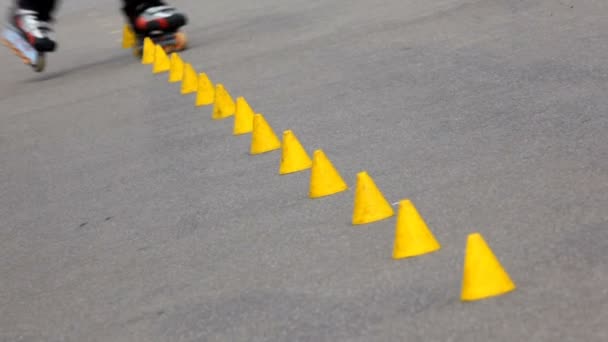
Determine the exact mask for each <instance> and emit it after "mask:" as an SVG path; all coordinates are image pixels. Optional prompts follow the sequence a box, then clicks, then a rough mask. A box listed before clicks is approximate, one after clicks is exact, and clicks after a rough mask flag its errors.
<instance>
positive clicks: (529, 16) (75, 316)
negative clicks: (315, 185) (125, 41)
mask: <svg viewBox="0 0 608 342" xmlns="http://www.w3.org/2000/svg"><path fill="white" fill-rule="evenodd" d="M173 4H175V5H176V6H178V7H179V8H180V9H181V10H183V11H184V12H185V13H187V14H188V16H189V18H190V23H189V25H188V26H187V28H186V32H187V34H188V35H189V38H190V44H191V47H190V49H189V50H187V51H184V52H183V53H182V54H181V56H182V57H183V59H184V60H186V61H187V62H190V63H192V64H193V66H194V67H195V68H196V69H197V71H199V72H206V73H207V74H208V75H209V76H210V78H211V79H212V81H213V82H219V83H222V84H224V85H225V86H226V88H227V89H228V91H229V92H230V93H231V94H232V95H233V97H235V98H236V97H237V96H244V97H245V98H246V99H247V100H248V102H249V103H250V104H251V106H252V107H253V108H254V110H255V111H256V112H259V113H263V114H264V115H265V117H266V118H267V120H268V122H269V123H270V125H271V126H272V127H273V129H274V130H275V131H276V132H277V133H278V134H279V135H280V134H281V132H282V131H283V130H286V129H292V130H293V131H294V133H295V134H296V135H297V136H298V138H299V139H300V141H301V142H302V144H303V145H304V146H305V147H306V149H307V150H308V151H309V152H312V151H313V150H314V149H318V148H321V149H323V150H324V151H325V152H326V154H327V155H328V157H329V158H330V159H331V161H332V162H333V163H334V165H335V166H336V168H337V169H338V170H339V172H340V173H341V174H342V176H343V177H344V179H345V180H346V181H347V183H349V186H350V189H349V191H346V192H343V193H340V194H337V195H334V196H330V197H327V198H324V199H318V200H312V199H309V198H307V195H308V177H309V173H308V172H302V173H298V174H292V175H287V176H279V175H278V167H279V160H280V151H275V152H271V153H268V154H264V155H259V156H251V155H249V154H248V151H249V136H238V137H235V136H232V134H231V132H232V119H226V120H223V121H214V120H211V107H203V108H195V107H194V96H182V95H180V94H179V85H178V84H169V83H168V82H167V81H166V77H167V75H166V74H163V75H153V74H152V72H151V67H150V66H144V65H141V64H140V63H139V61H138V60H136V59H135V58H134V57H133V56H132V55H131V52H130V51H128V50H122V49H121V48H120V38H121V34H120V30H121V28H122V23H123V21H122V20H123V19H122V17H121V15H120V12H119V6H118V2H116V4H103V5H100V4H99V2H98V1H92V0H82V1H81V0H79V1H63V3H62V6H61V9H60V12H59V14H58V18H57V19H58V22H57V23H56V26H55V28H56V31H57V36H58V39H59V50H58V51H57V52H56V53H54V54H52V55H50V56H49V66H48V69H47V70H46V71H45V72H44V73H42V74H36V73H34V72H33V71H32V70H29V69H28V68H27V67H25V66H23V65H22V64H21V62H20V60H19V59H18V58H17V57H15V56H13V55H12V54H11V53H10V52H9V51H8V50H7V49H2V50H1V51H2V52H0V64H1V65H2V76H1V81H0V194H1V196H0V260H1V262H0V340H1V341H49V342H55V341H397V340H400V341H608V328H607V326H606V323H607V322H608V253H607V251H608V96H607V95H608V57H607V53H608V48H607V46H608V45H607V42H608V3H607V2H606V1H599V0H598V1H591V0H578V1H574V0H561V1H560V0H537V1H507V0H504V1H499V0H484V1H466V0H437V1H427V0H348V1H347V0H340V1H329V0H315V1H310V0H307V1H304V0H292V1H279V0H256V1H245V0H226V1H200V0H190V1H186V0H183V1H175V2H173ZM360 171H367V172H368V173H369V174H370V175H371V177H372V178H373V179H374V180H375V182H376V184H377V185H378V186H379V188H380V189H381V190H382V191H383V193H384V195H385V196H386V198H387V199H388V200H389V201H390V202H391V203H394V202H397V201H399V200H401V199H404V198H409V199H411V200H412V201H413V203H414V204H415V205H416V207H417V208H418V210H419V212H420V213H421V215H422V216H423V217H424V219H425V220H426V222H427V224H428V226H429V228H430V229H431V230H432V231H433V233H434V234H435V236H436V237H437V239H438V241H439V242H440V243H441V246H442V249H441V250H439V251H438V252H436V253H432V254H429V255H425V256H421V257H418V258H412V259H405V260H398V261H396V260H392V258H391V253H392V245H393V237H394V224H395V220H394V218H391V219H387V220H383V221H381V222H376V223H373V224H369V225H364V226H356V227H355V226H352V225H351V223H350V222H351V214H352V207H353V196H354V187H355V179H356V174H357V173H358V172H360ZM473 232H479V233H481V234H482V235H483V236H484V238H485V239H486V241H487V242H488V243H489V245H490V247H491V248H492V249H493V251H494V253H495V254H496V256H497V257H498V258H499V259H500V261H501V262H502V264H503V266H504V267H505V269H506V270H507V271H508V272H509V274H510V275H511V277H512V279H513V280H514V281H515V283H516V285H517V289H516V290H515V291H514V292H511V293H509V294H507V295H504V296H500V297H495V298H492V299H488V300H484V301H479V302H473V303H462V302H461V301H460V283H461V277H462V265H463V257H464V248H465V243H466V238H467V235H468V234H469V233H473Z"/></svg>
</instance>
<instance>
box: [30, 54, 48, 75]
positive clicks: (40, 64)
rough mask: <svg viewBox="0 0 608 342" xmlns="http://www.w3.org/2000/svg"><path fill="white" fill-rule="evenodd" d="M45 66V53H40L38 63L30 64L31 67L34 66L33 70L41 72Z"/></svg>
mask: <svg viewBox="0 0 608 342" xmlns="http://www.w3.org/2000/svg"><path fill="white" fill-rule="evenodd" d="M45 66H46V56H45V55H40V57H38V64H36V65H32V67H33V68H34V71H36V72H42V71H43V70H44V67H45Z"/></svg>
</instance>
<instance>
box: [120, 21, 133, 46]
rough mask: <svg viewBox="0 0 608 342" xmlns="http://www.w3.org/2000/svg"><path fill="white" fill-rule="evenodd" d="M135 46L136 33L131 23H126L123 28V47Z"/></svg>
mask: <svg viewBox="0 0 608 342" xmlns="http://www.w3.org/2000/svg"><path fill="white" fill-rule="evenodd" d="M133 46H135V33H133V30H131V27H130V26H129V25H127V24H125V25H124V26H123V28H122V48H123V49H130V48H132V47H133Z"/></svg>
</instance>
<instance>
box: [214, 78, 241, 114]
mask: <svg viewBox="0 0 608 342" xmlns="http://www.w3.org/2000/svg"><path fill="white" fill-rule="evenodd" d="M235 107H236V105H235V104H234V100H233V99H232V96H230V93H228V91H227V90H226V88H224V85H223V84H220V83H218V84H216V85H215V101H214V106H213V113H212V114H211V118H212V119H213V120H220V119H225V118H227V117H229V116H232V115H234V111H235V110H236V108H235Z"/></svg>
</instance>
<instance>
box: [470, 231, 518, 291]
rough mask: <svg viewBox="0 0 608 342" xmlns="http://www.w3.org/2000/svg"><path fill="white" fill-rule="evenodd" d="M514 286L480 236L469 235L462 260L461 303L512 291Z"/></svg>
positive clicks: (475, 234) (477, 234)
mask: <svg viewBox="0 0 608 342" xmlns="http://www.w3.org/2000/svg"><path fill="white" fill-rule="evenodd" d="M514 289H515V284H514V283H513V281H512V280H511V278H510V277H509V275H508V274H507V272H506V271H505V270H504V269H503V267H502V265H501V264H500V262H499V261H498V259H497V258H496V256H495V255H494V253H493V252H492V250H491V249H490V247H489V246H488V245H487V243H486V242H485V240H484V239H483V237H482V236H481V234H479V233H474V234H470V235H469V236H468V239H467V247H466V252H465V259H464V272H463V277H462V290H461V294H460V298H461V300H463V301H475V300H480V299H484V298H489V297H494V296H499V295H502V294H505V293H507V292H510V291H513V290H514Z"/></svg>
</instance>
